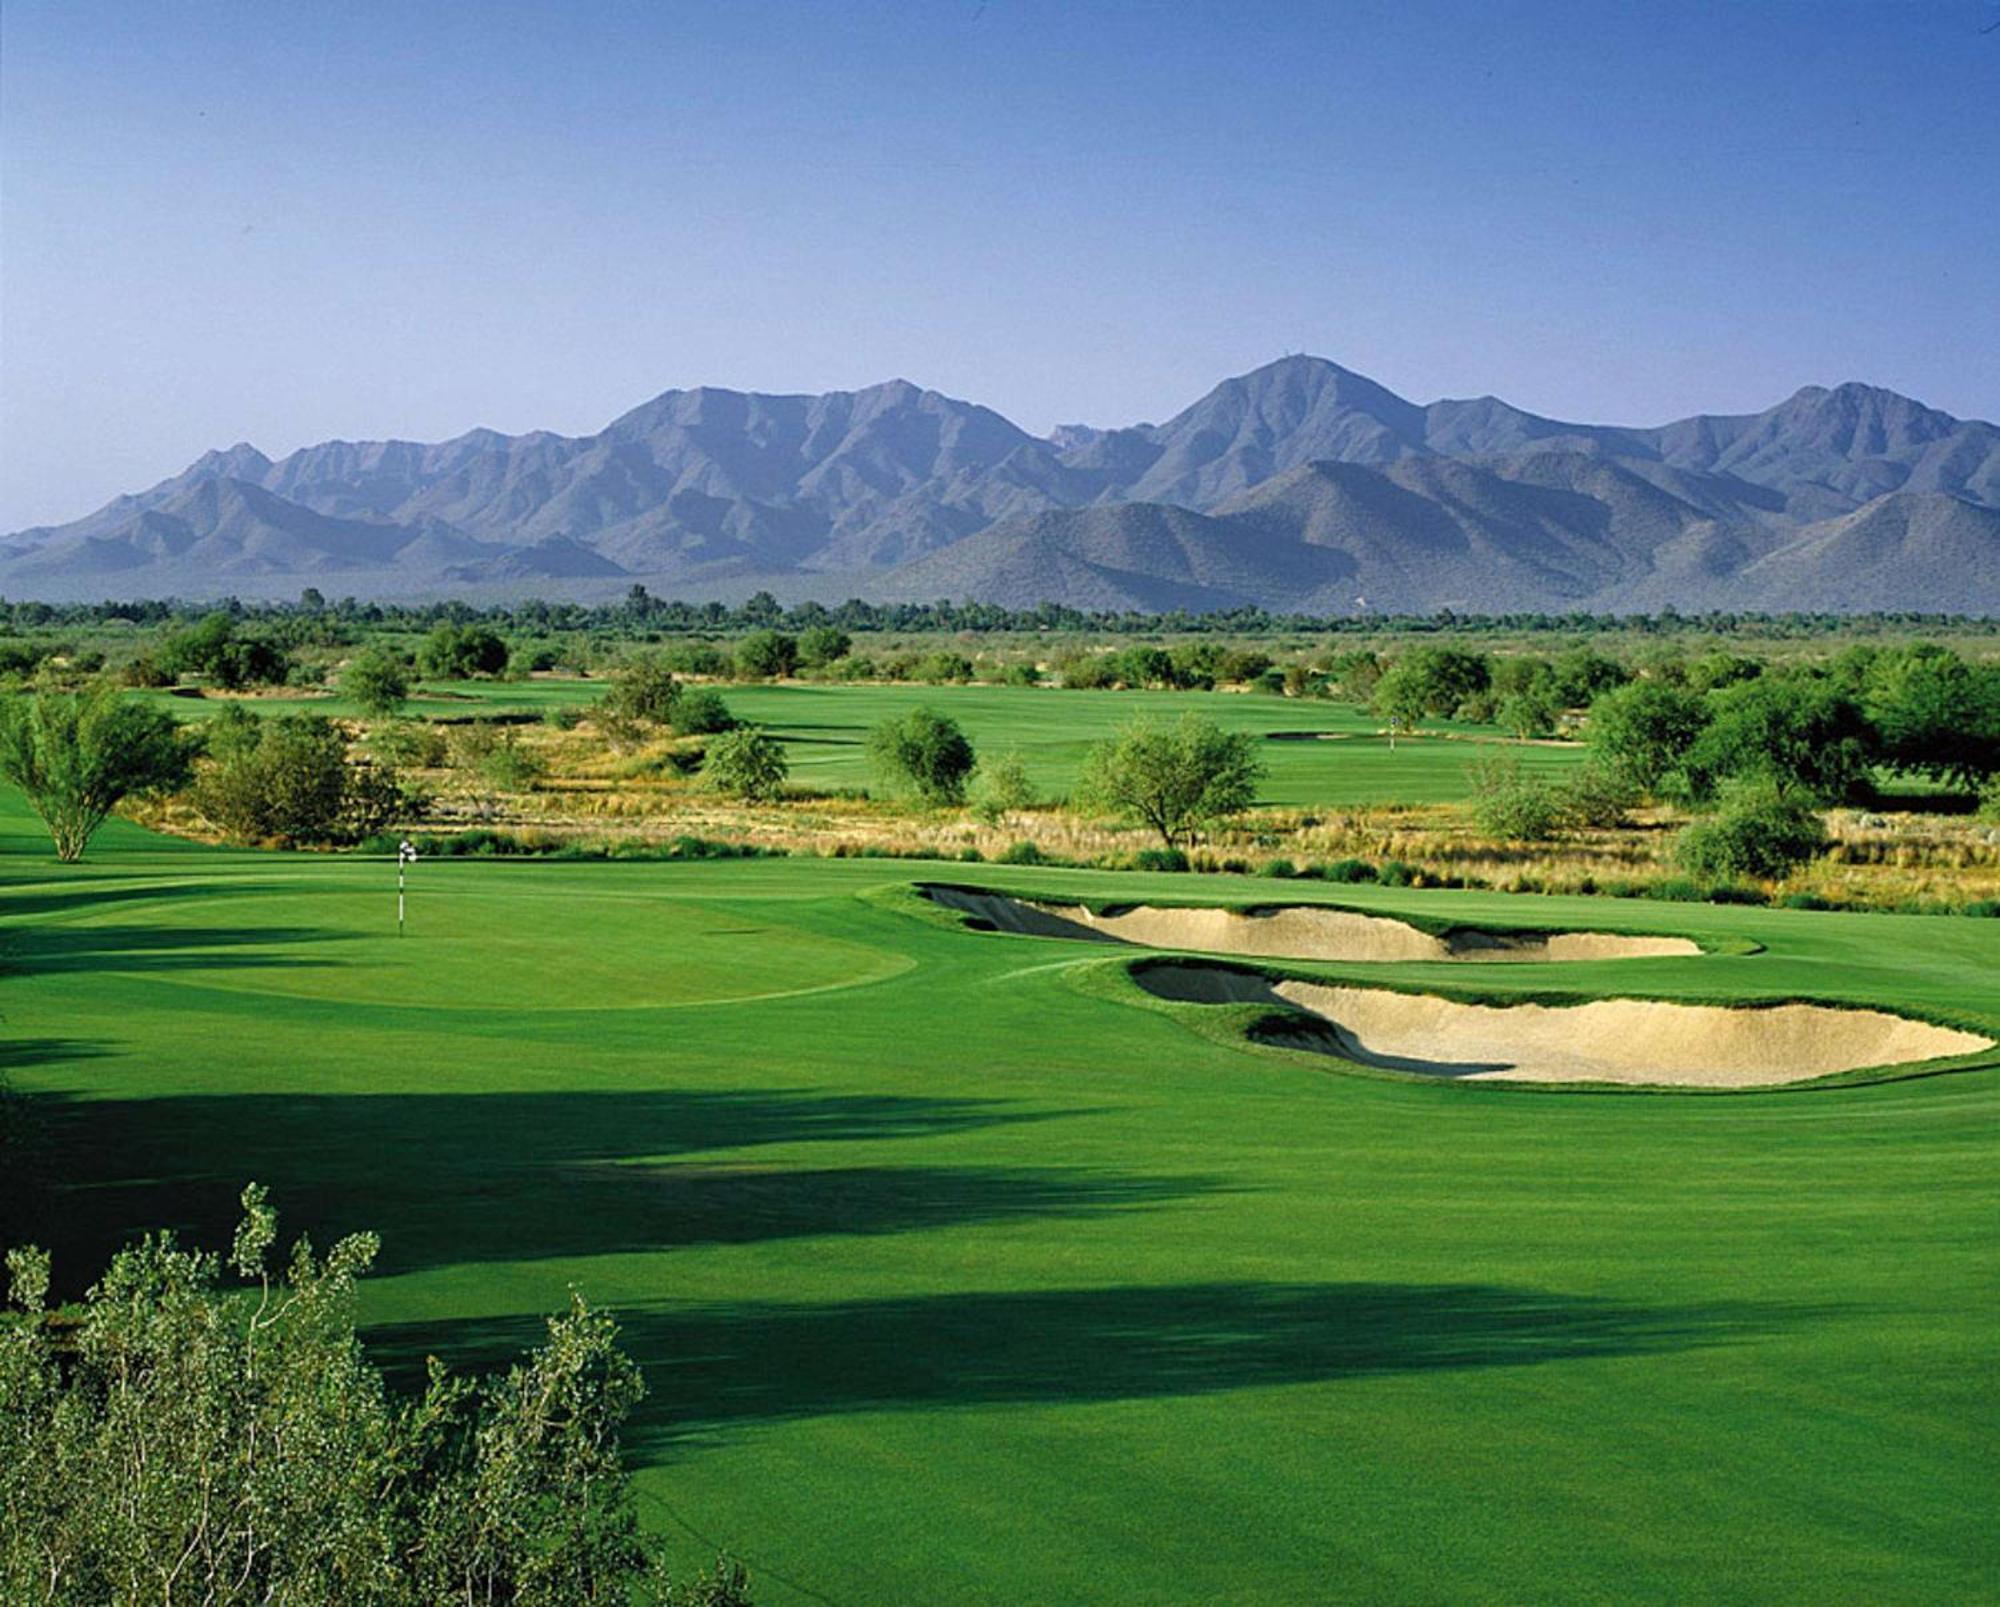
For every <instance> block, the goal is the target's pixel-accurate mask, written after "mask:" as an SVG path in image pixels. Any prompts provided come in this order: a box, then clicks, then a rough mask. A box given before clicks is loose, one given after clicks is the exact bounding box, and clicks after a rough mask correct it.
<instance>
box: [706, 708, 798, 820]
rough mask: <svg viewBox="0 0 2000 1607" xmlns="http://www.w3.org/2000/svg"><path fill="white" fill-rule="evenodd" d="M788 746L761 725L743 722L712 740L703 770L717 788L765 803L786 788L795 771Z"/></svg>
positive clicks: (735, 795)
mask: <svg viewBox="0 0 2000 1607" xmlns="http://www.w3.org/2000/svg"><path fill="white" fill-rule="evenodd" d="M791 770H792V767H791V763H790V761H789V760H787V759H786V757H785V745H784V744H783V743H782V742H780V741H779V740H778V739H777V738H776V737H774V736H772V735H771V733H770V732H768V731H766V730H765V729H764V728H763V727H762V726H760V725H740V726H738V727H737V728H736V729H735V730H733V731H725V732H723V733H722V734H721V735H720V736H718V737H717V738H716V739H715V740H714V741H713V742H711V743H709V745H708V749H707V752H706V756H705V757H704V758H703V761H702V767H701V773H702V775H703V776H704V777H706V778H707V780H708V783H709V785H710V786H712V787H714V788H715V789H716V791H718V792H721V793H724V794H726V795H727V796H729V797H731V798H741V799H743V800H745V801H746V802H749V803H764V802H767V801H768V800H770V799H772V798H775V797H777V796H778V794H779V793H780V792H782V791H783V790H784V786H785V778H786V777H787V776H789V775H790V774H791Z"/></svg>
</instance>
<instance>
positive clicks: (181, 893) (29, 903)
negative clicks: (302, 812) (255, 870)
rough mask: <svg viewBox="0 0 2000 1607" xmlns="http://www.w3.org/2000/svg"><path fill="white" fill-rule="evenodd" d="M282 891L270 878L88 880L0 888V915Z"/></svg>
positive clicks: (52, 912) (62, 912) (42, 912)
mask: <svg viewBox="0 0 2000 1607" xmlns="http://www.w3.org/2000/svg"><path fill="white" fill-rule="evenodd" d="M278 891H281V888H280V886H279V884H276V883H272V882H248V881H219V882H145V883H141V884H139V885H137V886H132V887H96V886H93V885H91V884H90V883H89V882H84V883H81V884H79V885H77V886H74V887H64V888H59V889H57V890H55V891H48V890H43V891H40V892H34V893H18V892H13V891H9V890H0V915H6V916H10V917H12V916H24V915H64V914H68V913H70V912H72V911H75V910H81V909H86V908H95V907H96V906H98V905H100V904H170V903H173V902H175V901H177V900H182V899H190V898H198V899H202V900H204V901H206V900H208V899H212V898H234V897H237V896H239V895H241V894H246V893H273V892H278Z"/></svg>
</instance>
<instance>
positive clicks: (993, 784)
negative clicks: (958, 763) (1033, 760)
mask: <svg viewBox="0 0 2000 1607" xmlns="http://www.w3.org/2000/svg"><path fill="white" fill-rule="evenodd" d="M974 793H975V799H974V804H975V807H976V808H977V810H978V812H979V815H980V818H982V819H985V820H998V819H999V818H1000V817H1001V816H1002V815H1006V814H1010V813H1012V812H1014V811H1015V810H1020V809H1032V808H1034V807H1035V804H1036V803H1037V801H1038V799H1037V797H1036V794H1035V785H1034V783H1033V782H1032V781H1030V780H1029V779H1028V766H1027V762H1026V761H1025V760H1023V759H1022V757H1021V756H1020V754H1018V753H1016V752H1014V751H1013V750H1011V749H1010V750H1009V751H1007V752H1006V753H1003V754H1001V755H1000V757H999V758H997V759H995V760H993V761H992V762H991V763H985V762H982V763H981V764H980V766H979V770H978V774H977V777H976V784H975V787H974Z"/></svg>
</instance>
